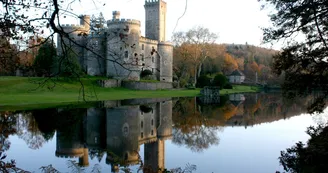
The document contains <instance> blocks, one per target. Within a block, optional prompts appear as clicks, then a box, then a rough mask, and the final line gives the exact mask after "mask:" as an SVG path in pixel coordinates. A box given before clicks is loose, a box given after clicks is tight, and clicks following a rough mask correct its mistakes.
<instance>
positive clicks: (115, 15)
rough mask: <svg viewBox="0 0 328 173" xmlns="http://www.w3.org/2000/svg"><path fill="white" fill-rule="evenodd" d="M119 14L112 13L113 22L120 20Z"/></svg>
mask: <svg viewBox="0 0 328 173" xmlns="http://www.w3.org/2000/svg"><path fill="white" fill-rule="evenodd" d="M120 15H121V12H119V11H113V20H119V19H120Z"/></svg>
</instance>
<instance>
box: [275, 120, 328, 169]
mask: <svg viewBox="0 0 328 173" xmlns="http://www.w3.org/2000/svg"><path fill="white" fill-rule="evenodd" d="M307 134H308V135H310V137H311V138H310V139H309V141H308V142H307V145H305V144H304V143H302V142H298V143H296V145H295V146H293V147H291V148H288V149H286V151H282V152H281V156H280V157H279V161H280V164H281V165H282V166H283V167H284V170H285V171H288V172H292V173H298V172H302V173H310V172H322V170H327V168H328V165H327V164H326V162H325V161H326V160H327V158H328V150H327V149H328V141H327V135H328V127H327V126H326V127H325V126H322V125H319V126H318V127H309V128H308V129H307Z"/></svg>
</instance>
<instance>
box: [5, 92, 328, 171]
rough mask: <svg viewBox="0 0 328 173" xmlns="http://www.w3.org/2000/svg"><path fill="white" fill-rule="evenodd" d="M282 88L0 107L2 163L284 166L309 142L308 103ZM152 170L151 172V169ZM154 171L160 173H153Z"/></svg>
mask: <svg viewBox="0 0 328 173" xmlns="http://www.w3.org/2000/svg"><path fill="white" fill-rule="evenodd" d="M306 99H308V100H309V99H310V98H304V99H303V100H293V101H290V100H286V99H283V98H282V97H281V96H280V94H279V93H271V94H260V93H257V94H235V95H230V96H223V97H220V101H216V102H215V103H209V102H208V100H204V99H200V98H165V99H135V100H123V101H105V102H99V103H93V104H90V106H89V107H88V108H69V107H63V108H53V109H45V110H32V111H15V112H9V111H3V112H1V113H0V114H1V116H0V130H1V136H0V142H1V144H0V147H1V148H2V151H4V153H6V155H7V158H6V159H5V160H6V161H9V160H11V159H14V160H15V161H16V163H17V164H16V166H17V167H19V168H22V169H24V170H27V171H30V172H41V171H42V169H40V168H42V167H46V168H54V169H56V170H58V171H60V172H92V171H94V172H97V171H98V172H111V171H112V172H128V171H130V172H138V171H139V172H152V171H151V170H158V169H167V170H171V169H175V170H176V172H179V168H180V172H182V171H183V170H185V172H187V170H191V171H192V172H199V173H207V172H208V173H211V172H216V173H217V172H220V173H235V172H236V173H237V172H251V173H257V172H258V173H266V172H268V173H272V172H275V171H283V170H282V167H281V166H280V165H279V161H278V157H279V156H280V151H282V150H285V149H286V148H289V147H291V146H292V145H294V144H295V143H296V142H298V141H303V142H305V141H307V140H308V139H309V136H308V135H307V134H306V133H305V130H306V128H307V127H309V126H311V125H316V124H318V123H321V122H324V121H325V118H326V117H327V112H328V111H327V110H325V112H324V113H323V114H318V115H308V114H306V106H307V105H306V104H307V100H306ZM154 172H155V171H154ZM156 172H157V171H156Z"/></svg>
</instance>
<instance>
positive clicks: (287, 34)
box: [259, 0, 328, 111]
mask: <svg viewBox="0 0 328 173" xmlns="http://www.w3.org/2000/svg"><path fill="white" fill-rule="evenodd" d="M259 1H261V2H264V3H265V4H264V6H265V5H267V6H273V7H274V8H275V13H273V14H271V15H270V19H271V21H272V22H273V27H270V28H265V29H264V30H263V31H264V41H265V42H273V41H279V40H282V39H284V40H285V41H287V42H288V43H289V44H288V45H286V46H285V47H284V48H283V49H282V51H281V52H280V53H279V54H278V55H276V56H274V63H273V66H274V71H275V73H277V74H282V73H283V72H284V73H285V82H284V85H283V88H284V89H285V91H290V90H297V93H298V94H305V93H308V92H311V91H313V90H314V89H320V90H323V91H325V94H323V95H322V98H326V97H327V95H328V90H327V84H328V62H327V55H328V45H327V42H328V27H327V26H328V3H327V2H326V1H325V0H309V1H304V0H294V1H284V0H259ZM297 35H300V36H299V37H297V39H295V37H296V36H297ZM321 100H323V99H321ZM319 105H320V104H319ZM318 108H319V107H318ZM317 110H319V109H314V111H317Z"/></svg>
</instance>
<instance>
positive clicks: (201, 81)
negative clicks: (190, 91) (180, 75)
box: [196, 75, 211, 88]
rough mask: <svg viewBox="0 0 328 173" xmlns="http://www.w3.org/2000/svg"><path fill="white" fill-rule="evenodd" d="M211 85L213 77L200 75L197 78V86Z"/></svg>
mask: <svg viewBox="0 0 328 173" xmlns="http://www.w3.org/2000/svg"><path fill="white" fill-rule="evenodd" d="M210 85H211V78H210V77H208V76H206V75H202V76H199V78H198V79H197V84H196V87H197V88H203V87H204V86H210Z"/></svg>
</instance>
